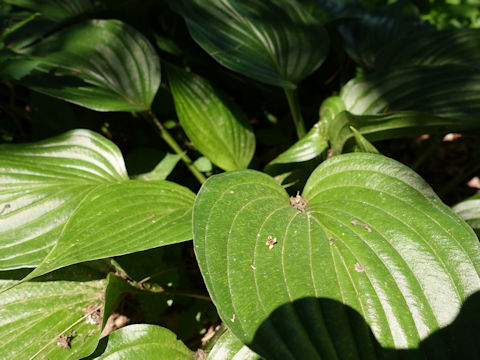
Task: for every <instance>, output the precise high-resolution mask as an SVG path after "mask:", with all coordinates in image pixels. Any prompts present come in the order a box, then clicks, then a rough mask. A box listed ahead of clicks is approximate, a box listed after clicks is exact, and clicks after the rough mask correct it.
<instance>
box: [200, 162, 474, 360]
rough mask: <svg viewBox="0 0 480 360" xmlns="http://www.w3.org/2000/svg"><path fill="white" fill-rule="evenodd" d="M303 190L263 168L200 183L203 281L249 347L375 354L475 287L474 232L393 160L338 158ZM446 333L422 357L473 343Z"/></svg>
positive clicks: (436, 320) (412, 338)
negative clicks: (291, 189)
mask: <svg viewBox="0 0 480 360" xmlns="http://www.w3.org/2000/svg"><path fill="white" fill-rule="evenodd" d="M301 196H302V197H300V196H297V197H293V199H289V196H288V194H287V193H286V192H285V191H284V190H283V189H282V188H281V187H280V186H279V185H278V184H277V183H276V182H275V181H274V180H273V179H272V178H271V177H269V176H268V175H265V174H263V173H259V172H256V171H252V170H239V171H234V172H228V173H224V174H220V175H215V176H212V177H211V178H209V179H208V180H207V182H206V183H205V184H204V185H203V187H202V189H201V190H200V192H199V194H198V196H197V199H196V201H195V205H194V212H193V225H194V244H195V250H196V255H197V259H198V262H199V265H200V269H201V271H202V274H203V275H204V278H205V282H206V285H207V288H208V290H209V292H210V295H211V296H212V299H213V301H214V302H215V304H216V306H217V308H218V310H219V313H220V316H221V317H222V319H223V320H224V322H225V323H226V324H227V326H228V327H229V328H230V329H231V330H232V332H233V333H234V334H235V335H236V336H237V337H238V338H239V339H240V340H241V341H242V342H243V343H245V344H248V345H249V347H251V348H252V349H253V350H254V351H256V352H257V353H258V354H260V355H262V356H264V357H266V358H278V359H310V358H311V359H314V358H315V359H316V358H326V359H335V358H340V359H344V358H345V359H346V358H366V359H375V358H377V351H381V349H382V348H384V349H385V348H395V349H407V348H409V349H415V348H417V347H418V346H419V345H420V344H421V342H422V340H424V339H426V338H427V337H428V336H429V335H431V334H432V333H434V332H436V331H438V330H439V329H441V328H444V327H445V326H448V325H449V324H451V323H452V321H453V320H454V319H455V317H456V316H457V314H458V312H459V310H460V308H461V306H462V304H463V303H464V302H465V300H466V299H467V298H468V297H469V295H471V294H473V293H475V292H476V291H478V290H479V289H480V277H479V271H480V247H479V244H478V240H477V238H476V236H475V234H474V233H473V232H472V230H471V229H470V228H469V227H468V225H467V224H466V223H465V222H463V221H462V220H461V219H460V218H459V217H458V216H457V215H455V214H454V213H453V212H452V211H451V210H450V209H449V208H448V207H447V206H445V205H444V204H443V203H442V202H441V201H440V200H439V198H438V197H437V196H436V195H435V194H434V193H433V191H432V190H431V188H430V187H429V186H428V185H427V184H426V183H425V182H424V181H423V180H422V179H421V178H420V177H419V176H418V175H416V174H415V173H414V172H413V171H412V170H410V169H409V168H407V167H405V166H403V165H401V164H400V163H397V162H396V161H393V160H391V159H388V158H385V157H383V156H380V155H377V154H366V153H353V154H346V155H341V156H336V157H333V158H332V159H329V160H328V161H326V162H324V163H322V164H321V165H320V166H319V167H318V168H317V169H316V170H315V171H314V172H313V173H312V175H311V176H310V178H309V180H308V182H307V184H306V186H305V190H304V192H303V194H302V195H301ZM304 200H306V201H308V203H307V204H305V202H304ZM291 204H293V206H292V205H291ZM302 210H304V211H305V212H302ZM341 304H344V305H341ZM352 309H353V310H352ZM359 315H361V316H359ZM347 316H348V317H347ZM362 318H363V319H362ZM349 321H352V323H350V322H349ZM364 323H365V324H368V326H369V327H370V329H371V330H369V328H368V327H367V326H366V325H365V324H364ZM469 325H471V324H469ZM476 326H477V324H474V327H472V328H471V329H475V327H476ZM370 331H371V332H370ZM372 333H373V335H372ZM448 334H449V333H448V332H444V333H439V335H438V336H439V341H438V343H435V346H433V347H428V348H426V349H425V351H426V354H430V357H431V358H438V356H440V354H445V353H447V352H448V351H453V350H451V349H453V348H455V349H458V344H460V343H468V342H469V341H471V343H470V344H475V341H476V340H474V337H472V336H476V335H473V333H471V332H470V333H469V332H468V331H467V332H466V333H463V334H462V335H461V336H460V335H459V337H457V338H455V340H451V338H449V335H448ZM443 336H445V337H443ZM456 346H457V347H456ZM449 349H450V350H449ZM468 350H469V351H470V350H472V349H470V348H469V349H468ZM385 351H386V350H385ZM455 351H456V350H455ZM472 351H477V353H476V355H475V353H474V352H473V353H471V354H470V357H471V358H475V357H476V356H477V355H478V349H477V350H472Z"/></svg>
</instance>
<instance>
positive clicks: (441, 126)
mask: <svg viewBox="0 0 480 360" xmlns="http://www.w3.org/2000/svg"><path fill="white" fill-rule="evenodd" d="M351 127H354V128H355V129H357V130H358V132H359V133H360V134H361V135H362V136H364V137H365V138H366V139H367V140H368V141H379V140H385V139H394V138H401V137H408V136H416V135H421V134H425V133H428V134H440V135H442V134H446V133H448V132H461V131H467V130H478V129H480V123H479V122H478V120H477V119H476V118H463V119H460V120H459V119H457V118H447V117H440V116H435V115H431V114H425V113H419V112H411V111H402V112H398V113H394V114H384V115H353V114H351V113H349V112H348V111H344V112H342V113H340V114H338V115H337V116H336V117H335V119H334V120H333V121H331V122H330V123H329V124H328V137H329V139H330V143H331V146H332V150H333V154H334V155H337V154H340V153H342V151H343V150H344V147H345V146H347V148H348V147H350V148H351V143H352V140H353V138H354V137H355V135H354V132H353V131H352V130H351ZM349 144H350V146H349ZM350 148H348V150H351V149H350Z"/></svg>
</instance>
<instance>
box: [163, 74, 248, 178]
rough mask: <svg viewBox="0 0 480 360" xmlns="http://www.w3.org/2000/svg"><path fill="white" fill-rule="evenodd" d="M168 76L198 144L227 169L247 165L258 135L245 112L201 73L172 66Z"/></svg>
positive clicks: (190, 134) (185, 125)
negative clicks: (255, 134)
mask: <svg viewBox="0 0 480 360" xmlns="http://www.w3.org/2000/svg"><path fill="white" fill-rule="evenodd" d="M168 79H169V82H170V89H171V91H172V95H173V99H174V101H175V108H176V110H177V114H178V118H179V120H180V124H181V125H182V128H183V129H184V130H185V133H186V134H187V136H188V137H189V139H190V140H191V141H192V142H193V144H194V145H195V147H196V148H197V149H198V150H199V151H200V152H201V153H202V154H203V155H205V156H206V157H208V158H209V159H210V160H211V161H212V162H213V163H214V164H215V165H217V166H218V167H220V168H222V169H223V170H233V169H238V168H246V167H247V166H248V164H249V163H250V160H251V159H252V157H253V153H254V151H255V136H254V134H253V131H252V128H251V126H250V124H249V122H248V119H247V117H246V116H245V114H244V113H243V111H242V110H241V109H240V108H239V107H237V106H236V105H235V104H234V103H233V102H232V101H230V100H229V99H228V98H227V97H226V96H225V95H224V94H223V93H221V92H220V91H219V90H217V89H216V88H214V87H213V86H212V84H210V82H209V81H208V80H206V79H204V78H202V77H200V76H198V75H195V74H192V73H189V72H185V71H183V70H180V69H178V68H173V67H169V68H168Z"/></svg>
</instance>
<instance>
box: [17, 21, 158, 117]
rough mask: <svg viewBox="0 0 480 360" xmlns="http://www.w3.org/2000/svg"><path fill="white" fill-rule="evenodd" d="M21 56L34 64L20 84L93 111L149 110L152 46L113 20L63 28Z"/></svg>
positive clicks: (154, 67) (153, 87) (154, 65)
mask: <svg viewBox="0 0 480 360" xmlns="http://www.w3.org/2000/svg"><path fill="white" fill-rule="evenodd" d="M92 39H95V41H92ZM25 58H26V59H33V60H31V61H34V60H35V61H37V62H39V65H38V66H37V67H36V69H35V71H33V72H30V73H29V74H28V75H27V76H24V77H23V78H21V79H20V83H21V84H22V85H24V86H27V87H30V88H31V89H33V90H36V91H39V92H41V93H44V94H47V95H50V96H54V97H57V98H60V99H63V100H66V101H70V102H72V103H74V104H77V105H81V106H85V107H87V108H89V109H93V110H97V111H144V110H148V109H149V108H150V105H151V103H152V101H153V98H154V97H155V93H156V92H157V89H158V87H159V85H160V62H159V59H158V56H157V54H156V53H155V50H154V49H153V47H152V45H151V44H150V43H149V42H148V40H147V39H145V38H144V37H143V35H142V34H140V33H139V32H138V31H136V30H135V29H133V28H132V27H130V26H129V25H126V24H124V23H122V22H120V21H118V20H91V21H88V22H84V23H81V24H77V25H75V26H71V27H68V28H66V29H64V30H62V31H60V32H57V33H55V34H54V35H52V36H50V37H48V38H47V39H45V40H44V41H42V42H40V43H39V44H38V45H35V46H34V47H32V48H29V49H28V56H27V55H25ZM19 61H20V60H19ZM24 61H26V60H24Z"/></svg>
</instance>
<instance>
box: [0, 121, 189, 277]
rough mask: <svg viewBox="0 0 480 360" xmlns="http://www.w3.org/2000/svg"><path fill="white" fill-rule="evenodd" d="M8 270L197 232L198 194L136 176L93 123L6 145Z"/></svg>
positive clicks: (0, 180) (4, 261)
mask: <svg viewBox="0 0 480 360" xmlns="http://www.w3.org/2000/svg"><path fill="white" fill-rule="evenodd" d="M0 184H1V186H0V187H1V190H0V204H1V205H0V206H1V207H2V208H1V214H0V247H1V255H0V269H13V268H19V267H33V266H37V265H39V264H40V263H42V261H43V260H44V261H43V263H42V265H41V266H40V268H37V270H36V271H35V272H34V274H36V275H39V274H41V273H45V272H47V271H50V270H53V269H56V268H59V267H62V266H65V265H70V264H74V263H78V262H82V261H87V260H92V259H99V258H102V257H110V256H114V255H121V254H127V253H130V252H134V251H139V250H145V249H150V248H153V247H157V246H161V245H165V244H171V243H175V242H179V241H185V240H189V239H191V236H192V235H191V219H190V217H191V208H192V204H193V200H194V194H193V193H192V192H191V191H190V190H188V189H186V188H184V187H182V186H180V185H176V184H174V183H171V182H168V181H150V182H145V181H137V180H128V176H127V174H126V170H125V165H124V163H123V159H122V156H121V154H120V151H119V149H118V148H117V147H116V146H115V145H114V144H113V143H111V142H110V141H109V140H107V139H105V138H103V137H102V136H100V135H98V134H95V133H93V132H90V131H87V130H75V131H70V132H67V133H65V134H63V135H60V136H58V137H56V138H52V139H49V140H45V141H43V142H39V143H34V144H24V145H4V146H2V147H0Z"/></svg>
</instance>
